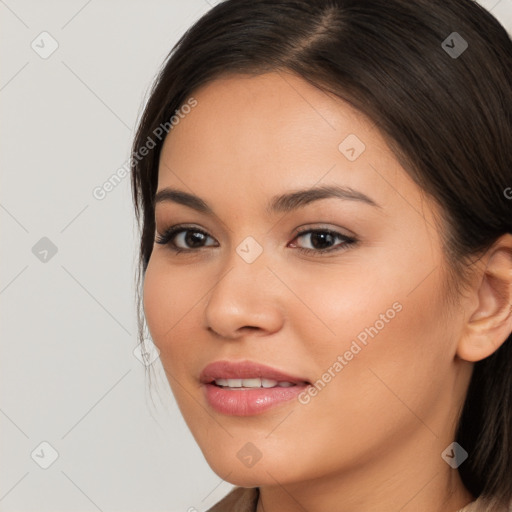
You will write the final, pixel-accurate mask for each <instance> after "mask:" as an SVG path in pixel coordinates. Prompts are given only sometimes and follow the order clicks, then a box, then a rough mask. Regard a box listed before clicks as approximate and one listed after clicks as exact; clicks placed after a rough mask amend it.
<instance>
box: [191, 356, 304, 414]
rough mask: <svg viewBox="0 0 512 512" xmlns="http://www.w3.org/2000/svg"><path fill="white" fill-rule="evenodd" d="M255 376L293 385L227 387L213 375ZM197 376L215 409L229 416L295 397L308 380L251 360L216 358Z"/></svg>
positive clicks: (281, 402)
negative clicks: (222, 359)
mask: <svg viewBox="0 0 512 512" xmlns="http://www.w3.org/2000/svg"><path fill="white" fill-rule="evenodd" d="M251 377H258V378H261V379H272V380H276V381H278V382H283V381H286V382H291V383H293V384H294V386H290V387H274V388H251V389H247V388H246V389H227V388H223V387H220V386H217V385H216V384H215V383H214V382H213V381H214V380H216V379H249V378H251ZM199 380H200V382H201V384H202V388H203V391H204V396H205V399H206V401H207V402H208V404H209V405H210V406H211V407H212V408H213V409H214V410H215V411H217V412H219V413H221V414H226V415H230V416H252V415H255V414H261V413H263V412H265V411H267V410H269V409H271V408H274V407H277V406H278V405H281V404H283V403H285V402H289V401H290V400H292V399H293V398H296V397H297V395H299V394H300V393H301V392H302V391H304V390H305V389H306V388H307V386H309V385H310V383H309V382H308V381H307V379H305V378H302V377H297V376H294V375H290V374H288V373H285V372H282V371H280V370H277V369H276V368H272V367H270V366H266V365H263V364H260V363H256V362H254V361H241V362H232V361H216V362H214V363H211V364H209V365H207V366H206V367H205V368H204V369H203V370H202V372H201V374H200V376H199Z"/></svg>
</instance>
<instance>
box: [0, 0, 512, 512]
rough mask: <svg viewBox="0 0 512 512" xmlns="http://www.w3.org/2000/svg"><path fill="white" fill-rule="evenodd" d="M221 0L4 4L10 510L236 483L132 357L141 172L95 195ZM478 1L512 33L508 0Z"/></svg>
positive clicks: (202, 499)
mask: <svg viewBox="0 0 512 512" xmlns="http://www.w3.org/2000/svg"><path fill="white" fill-rule="evenodd" d="M214 3H217V2H215V1H214V0H212V1H211V2H207V1H206V0H186V1H178V0H151V1H147V2H143V1H141V0H139V1H134V0H130V1H128V0H124V1H122V0H89V1H86V0H68V1H56V0H53V1H36V0H32V1H28V0H25V1H24V0H5V1H3V0H0V40H1V46H0V48H1V50H0V51H1V68H0V108H1V114H0V115H1V117H2V119H1V123H0V130H1V132H0V133H1V135H0V141H1V148H0V162H1V172H2V185H1V189H0V221H1V228H2V242H1V244H0V250H1V258H2V265H1V267H0V272H1V274H0V300H1V308H2V310H1V311H2V319H1V328H2V331H1V357H0V379H1V381H0V382H1V384H0V385H1V387H0V390H1V400H0V429H1V437H0V448H1V453H0V457H1V459H0V460H1V463H0V511H5V512H8V511H9V512H11V511H16V512H26V511H37V512H43V511H52V512H55V511H59V510H65V511H68V512H75V511H96V510H100V511H103V512H107V511H108V512H110V511H125V512H128V511H138V512H142V511H144V512H152V511H171V512H195V511H203V510H206V509H207V508H208V507H210V506H211V505H212V504H213V503H215V502H216V501H218V500H219V499H220V498H221V497H222V496H223V495H224V494H226V493H227V492H228V491H229V490H230V489H231V488H232V485H231V484H229V483H227V482H224V481H222V479H221V478H219V477H218V476H217V475H215V474H214V473H213V472H212V471H211V469H210V468H209V467H208V465H207V464H206V462H205V461H204V459H203V457H202V454H201V452H200V450H199V448H198V447H197V446H196V444H195V442H194V440H193V438H192V436H191V434H190V433H189V431H188V429H187V427H186V425H185V423H184V421H183V420H182V418H181V416H180V414H179V411H178V408H177V406H176V404H175V402H174V399H173V398H172V396H171V394H170V390H169V387H168V384H167V381H166V379H165V375H164V373H163V370H162V367H161V363H160V360H159V359H156V360H155V362H154V363H152V365H153V369H154V374H155V375H156V376H157V380H156V381H154V382H153V384H152V389H151V391H150V389H149V382H148V381H147V379H146V378H145V369H144V365H143V363H141V362H140V361H139V359H137V357H136V355H134V353H133V350H134V349H135V348H136V346H137V338H136V327H137V326H136V310H135V301H134V295H135V287H134V277H133V276H134V272H135V265H136V253H137V242H138V240H137V231H136V229H135V221H134V215H133V211H132V204H131V191H130V180H129V176H128V177H126V178H125V179H124V180H123V181H122V182H121V183H120V184H119V185H118V186H117V187H116V188H115V189H114V190H112V191H111V192H109V193H108V194H107V195H106V197H105V198H104V199H103V200H98V199H96V198H95V197H94V196H93V190H94V188H95V187H98V186H101V185H102V184H103V183H104V182H105V181H106V180H108V179H109V177H110V176H111V175H112V174H113V173H115V172H116V171H117V170H118V169H119V168H120V167H121V166H122V165H123V164H124V163H125V162H126V161H127V159H128V156H129V148H130V143H131V140H132V137H133V134H134V129H135V125H136V121H137V120H138V117H139V115H140V113H141V110H142V105H143V102H144V98H145V97H146V96H147V92H148V88H149V86H150V84H151V82H152V79H153V78H154V76H155V74H156V72H157V70H158V68H159V66H160V65H161V63H162V61H163V60H164V58H165V57H166V55H167V53H168V52H169V51H170V49H171V48H172V46H173V45H174V43H175V42H176V41H177V40H178V38H179V37H180V36H181V35H182V34H183V32H184V31H185V30H186V29H187V28H188V27H189V26H190V25H191V24H193V22H194V21H196V20H197V19H198V18H199V17H200V16H201V15H202V14H204V13H205V12H206V11H207V10H208V9H209V8H210V6H211V5H213V4H214ZM481 3H482V4H483V5H484V6H485V7H486V8H488V9H489V10H491V12H492V13H493V14H494V15H495V16H496V17H497V18H498V19H499V20H500V21H501V22H502V23H503V24H504V25H505V27H507V29H508V30H509V32H512V0H482V1H481ZM455 30H456V28H455ZM44 31H47V32H48V33H49V34H50V35H51V38H53V39H54V40H55V41H56V42H57V43H58V48H57V49H56V51H55V52H54V53H53V54H52V55H50V56H49V57H47V58H42V57H41V56H40V55H39V54H38V53H36V51H35V50H34V49H33V48H32V47H31V44H32V42H33V41H35V42H34V45H35V46H36V48H38V51H39V52H40V53H42V52H45V51H48V50H49V49H51V44H52V41H51V39H49V38H48V36H40V34H41V33H42V32H44ZM470 44H471V43H470ZM43 237H46V238H48V239H49V240H51V243H52V244H53V245H54V246H56V248H57V252H56V254H54V255H53V256H52V253H51V252H49V253H48V254H46V253H44V250H45V248H47V246H46V245H45V244H47V242H39V241H40V240H41V238H43ZM38 242H39V243H40V244H43V245H41V246H39V245H36V244H38ZM34 246H36V249H33V247H34ZM34 252H35V253H36V254H34ZM41 258H42V259H43V260H44V259H45V258H46V261H41ZM42 442H46V443H49V444H50V445H51V447H52V448H50V447H49V446H48V445H41V443H42ZM52 449H53V450H55V451H56V452H58V457H57V458H56V460H55V461H54V462H53V463H52V464H51V465H50V466H49V467H48V468H47V469H43V468H42V467H41V465H43V466H44V465H47V464H49V463H50V462H51V461H52Z"/></svg>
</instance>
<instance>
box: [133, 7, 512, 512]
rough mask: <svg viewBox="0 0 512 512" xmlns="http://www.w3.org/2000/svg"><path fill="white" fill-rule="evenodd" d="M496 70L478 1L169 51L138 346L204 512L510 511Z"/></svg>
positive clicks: (505, 123)
mask: <svg viewBox="0 0 512 512" xmlns="http://www.w3.org/2000/svg"><path fill="white" fill-rule="evenodd" d="M511 70H512V42H511V40H510V37H509V36H508V35H507V33H506V32H505V30H504V29H503V27H501V25H499V23H498V22H497V21H496V20H495V19H494V18H493V17H492V16H491V15H490V14H489V13H488V12H487V11H485V10H484V9H483V8H482V7H480V6H479V5H478V4H476V3H474V2H473V1H471V0H428V1H427V0H415V1H411V0H391V1H390V0H386V1H384V0H289V1H286V0H278V1H273V0H272V1H270V0H256V1H255V0H227V1H225V2H223V3H220V4H219V5H217V6H216V7H215V8H213V9H212V10H211V11H209V12H208V13H207V14H206V15H205V16H203V17H202V18H201V19H200V20H199V21H198V22H197V23H196V24H195V25H194V26H193V27H192V28H191V29H189V31H188V32H187V33H186V34H185V35H184V36H183V37H182V38H181V40H180V41H179V42H178V44H177V45H176V46H175V48H174V49H173V51H172V52H171V54H170V56H169V58H168V60H167V62H166V64H165V66H164V67H163V68H162V70H161V72H160V75H159V77H158V79H157V80H156V82H155V85H154V87H153V89H152V91H151V95H150V98H149V100H148V102H147V105H146V107H145V110H144V113H143V116H142V118H141V121H140V125H139V128H138V132H137V135H136V138H135V141H134V144H133V155H134V158H133V174H132V185H133V194H134V202H135V211H136V213H137V216H138V219H139V220H140V221H141V227H142V232H141V244H140V274H139V279H140V281H141V284H142V286H143V289H142V292H143V293H142V297H140V298H139V300H140V303H139V305H141V306H142V309H143V311H141V318H140V319H139V320H140V326H141V338H142V337H143V336H142V330H143V322H144V317H145V320H146V321H147V326H148V328H149V331H150V334H151V337H152V339H153V341H154V343H155V344H156V346H157V347H158V348H159V350H160V357H161V361H162V364H163V367H164V369H165V371H166V375H167V377H168V381H169V384H170V387H171V389H172V392H173V393H174V395H175V398H176V400H177V403H178V405H179V407H180V410H181V412H182V414H183V416H184V419H185V421H186V422H187V424H188V426H189V428H190V430H191V432H192V434H193V436H194V437H195V439H196V441H197V443H198V445H199V446H200V448H201V450H202V452H203V454H204V456H205V458H206V460H207V461H208V463H209V465H210V466H211V468H212V469H213V470H214V471H215V472H216V473H217V474H218V475H219V476H220V477H222V478H223V479H224V480H226V481H228V482H231V483H232V484H235V485H236V486H237V488H235V489H234V490H233V491H232V492H231V493H230V494H229V495H228V496H227V497H226V498H224V499H223V500H222V501H221V502H219V503H218V504H217V505H216V506H214V507H213V508H212V509H211V510H212V511H216V512H218V511H227V510H230V511H257V512H262V511H265V512H274V511H281V512H283V511H302V510H307V511H308V512H315V511H325V510H336V511H337V512H348V511H356V510H357V511H361V510H364V511H365V512H370V511H379V512H383V511H399V510H400V511H402V512H408V511H415V512H418V511H420V512H422V511H425V512H426V511H429V512H436V511H439V512H441V511H443V512H455V511H459V510H464V512H470V511H471V512H477V511H478V512H479V511H484V510H485V511H491V510H492V511H495V512H498V511H505V510H509V508H508V507H509V504H510V502H511V499H512V443H511V442H512V338H511V332H512V306H511V305H512V200H511V197H512V188H511V187H512V150H511V141H512V73H511ZM142 281H143V282H142ZM142 313H143V314H142ZM510 510H512V508H510Z"/></svg>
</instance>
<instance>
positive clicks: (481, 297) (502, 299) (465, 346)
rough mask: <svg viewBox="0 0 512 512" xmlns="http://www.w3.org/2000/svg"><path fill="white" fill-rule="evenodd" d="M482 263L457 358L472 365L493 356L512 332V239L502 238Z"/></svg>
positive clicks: (458, 346) (510, 236)
mask: <svg viewBox="0 0 512 512" xmlns="http://www.w3.org/2000/svg"><path fill="white" fill-rule="evenodd" d="M481 262H482V263H483V268H482V269H480V270H479V271H478V275H477V279H476V281H475V283H476V286H475V288H474V291H473V292H472V297H471V298H472V299H473V306H472V309H471V311H469V315H468V317H469V318H468V320H466V322H465V324H464V328H463V332H462V335H461V338H460V340H459V343H458V345H457V355H458V356H459V357H460V358H461V359H464V360H465V361H471V362H476V361H480V360H482V359H485V358H486V357H488V356H490V355H491V354H493V353H494V352H495V351H496V350H498V348H499V347H500V346H501V345H502V344H503V343H504V342H505V341H506V340H507V338H508V337H509V336H510V334H511V332H512V235H511V234H509V233H507V234H505V235H503V236H502V237H501V238H499V239H498V240H497V241H496V242H495V243H494V244H493V245H492V246H491V248H490V249H489V250H488V251H487V252H486V253H485V255H484V256H483V258H482V259H481ZM474 304H476V306H475V305H474Z"/></svg>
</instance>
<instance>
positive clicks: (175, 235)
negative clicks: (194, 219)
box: [155, 226, 213, 253]
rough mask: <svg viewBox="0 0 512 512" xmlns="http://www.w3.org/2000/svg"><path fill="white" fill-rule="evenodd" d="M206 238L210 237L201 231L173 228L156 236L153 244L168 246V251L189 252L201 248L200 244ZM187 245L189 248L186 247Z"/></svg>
mask: <svg viewBox="0 0 512 512" xmlns="http://www.w3.org/2000/svg"><path fill="white" fill-rule="evenodd" d="M207 238H212V237H210V235H208V233H206V231H203V230H202V229H199V228H193V227H188V228H187V227H184V226H173V227H171V228H169V229H167V230H166V231H165V232H164V233H163V234H162V235H158V236H157V238H156V240H155V242H156V243H157V244H162V245H168V246H169V248H170V249H172V250H173V251H175V252H177V253H178V252H191V251H194V250H196V249H198V248H201V247H203V246H202V244H203V242H204V241H205V240H206V239H207ZM212 240H213V238H212ZM176 242H177V243H176ZM178 244H184V245H185V247H181V246H180V245H178ZM187 244H188V245H189V246H187ZM190 246H191V247H190Z"/></svg>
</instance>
